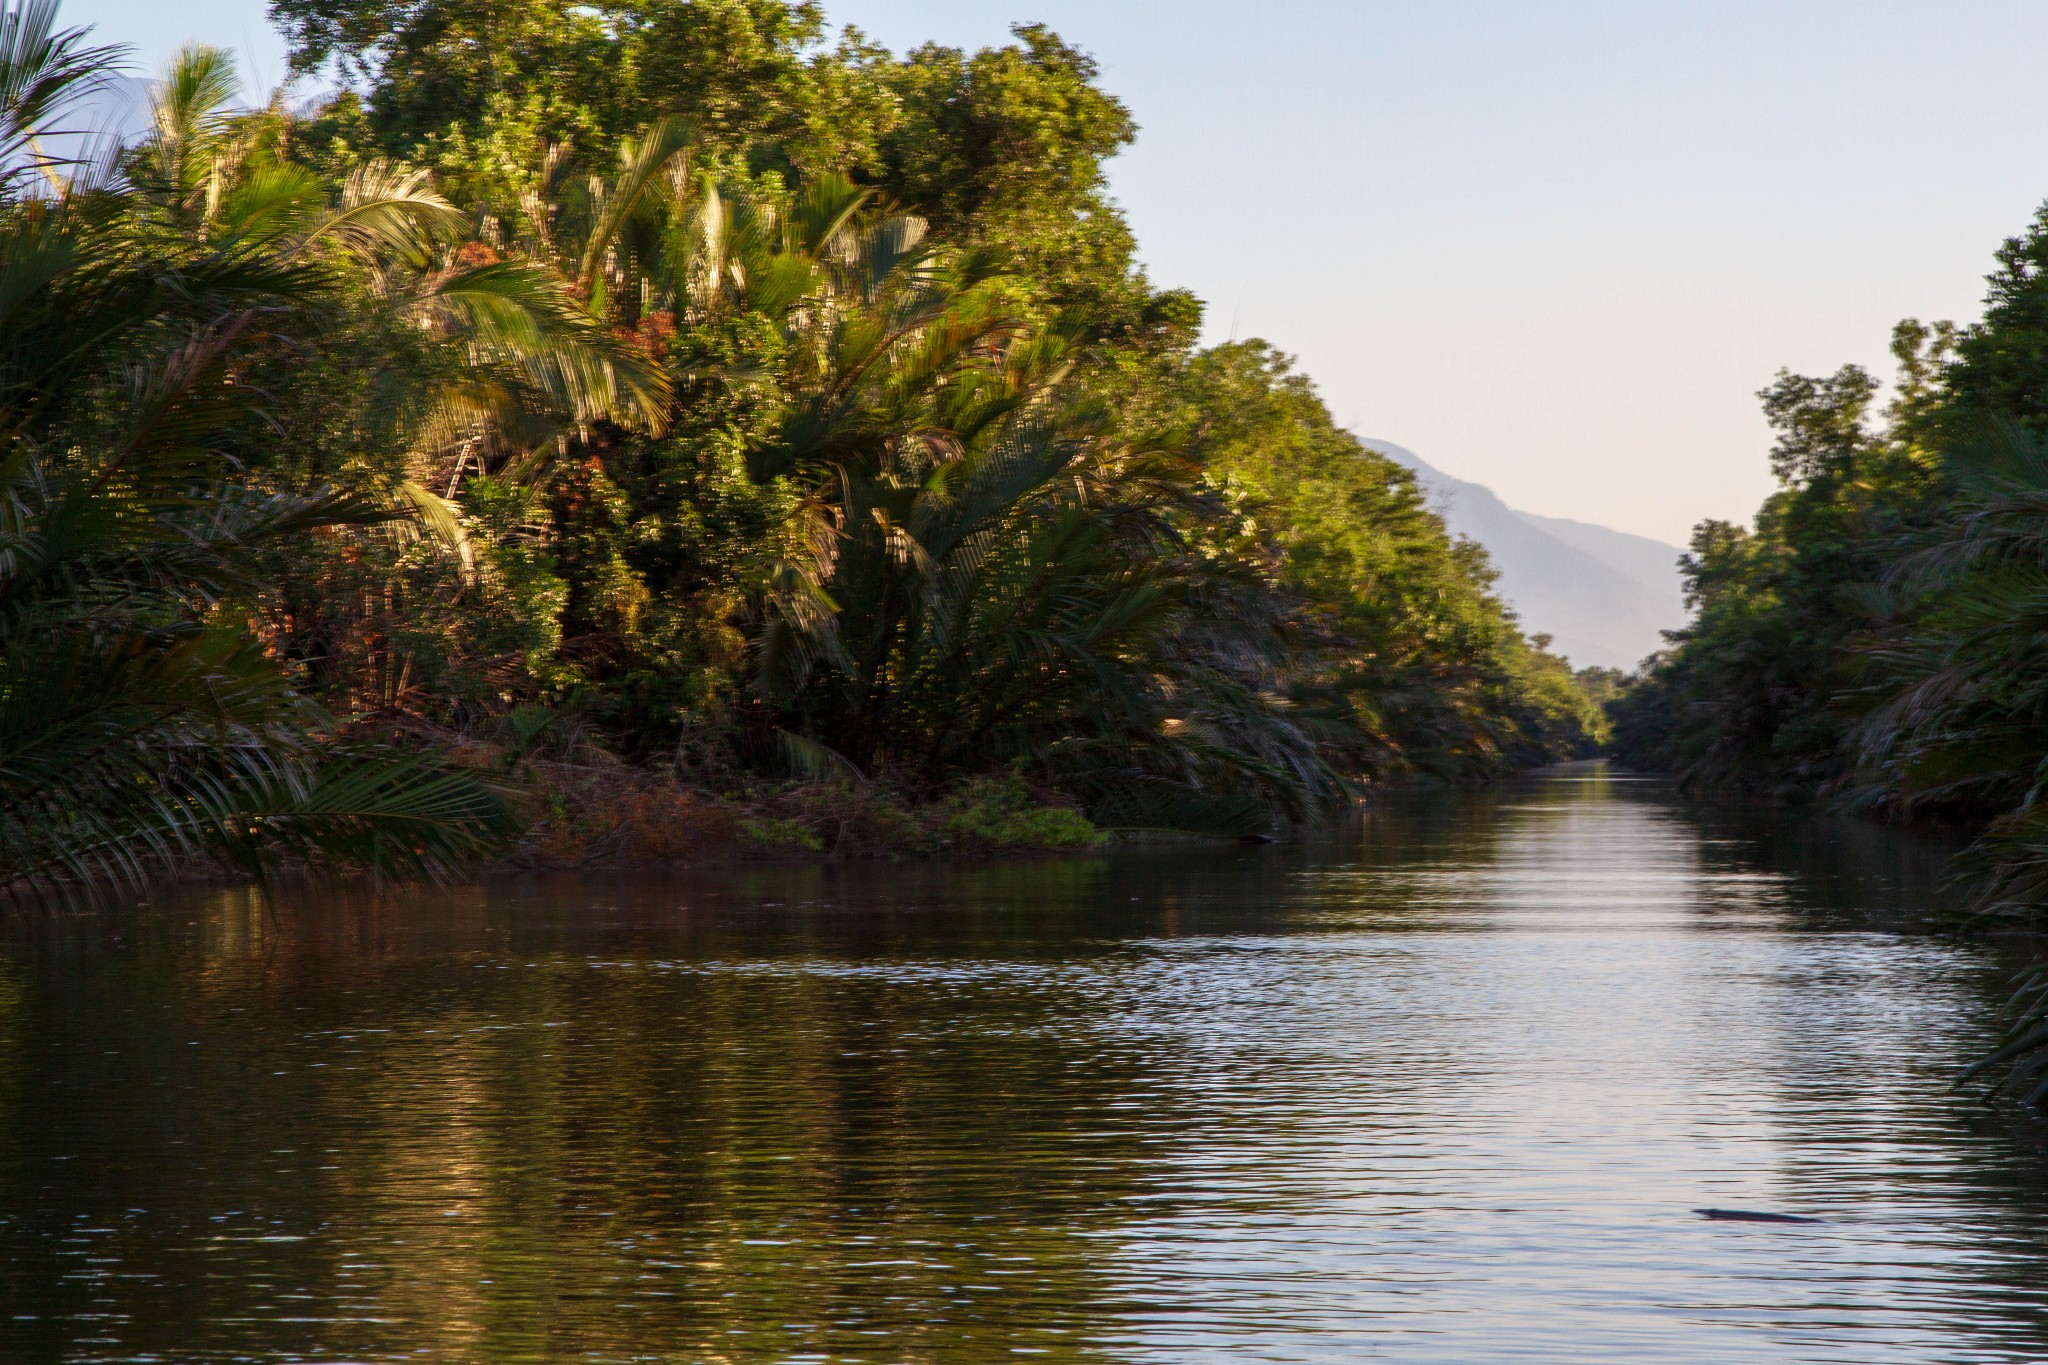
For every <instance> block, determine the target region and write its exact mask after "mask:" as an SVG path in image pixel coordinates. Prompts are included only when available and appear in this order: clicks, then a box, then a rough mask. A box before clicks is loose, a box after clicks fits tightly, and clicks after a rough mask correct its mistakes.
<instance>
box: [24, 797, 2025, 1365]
mask: <svg viewBox="0 0 2048 1365" xmlns="http://www.w3.org/2000/svg"><path fill="white" fill-rule="evenodd" d="M1941 851H1942V850H1940V849H1939V848H1936V847H1934V846H1931V845H1926V844H1923V843H1920V842H1917V841H1914V840H1909V839H1905V838H1902V837H1900V836H1898V835H1896V834H1893V833H1890V832H1887V831H1884V830H1880V829H1876V828H1874V827H1870V826H1864V825H1857V824H1853V823H1849V822H1844V821H1835V820H1824V819H1815V818H1805V817H1798V816H1795V815H1791V814H1788V813H1785V812H1782V811H1771V810H1764V809H1749V810H1745V809H1742V808H1733V807H1720V806H1696V805H1688V804H1686V803H1683V802H1681V801H1679V800H1678V799H1676V798H1675V797H1674V795H1673V794H1672V793H1671V792H1670V791H1669V790H1668V789H1667V788H1665V787H1664V786H1662V785H1661V784H1658V783H1656V782H1651V781H1646V780H1641V779H1631V778H1627V777H1623V776H1620V775H1617V774H1613V773H1610V772H1608V771H1607V770H1605V769H1604V768H1602V767H1600V766H1598V765H1589V766H1582V767H1569V768H1563V769H1556V770H1552V771H1551V772H1548V773H1545V774H1540V775H1538V776H1536V777H1533V778H1531V779H1528V780H1526V781H1522V782H1517V783H1514V784H1510V785H1507V786H1503V787H1499V788H1493V789H1489V790H1486V791H1479V792H1453V793H1435V794H1413V795H1406V796H1400V797H1396V798H1392V799H1389V800H1388V801H1387V802H1385V803H1383V804H1381V805H1380V806H1378V807H1376V808H1375V809H1373V810H1372V811H1370V812H1368V813H1367V814H1365V815H1363V816H1361V817H1360V818H1359V819H1358V820H1357V821H1355V822H1354V823H1353V824H1352V825H1351V826H1350V827H1348V828H1347V829H1346V830H1344V831H1343V832H1342V833H1341V834H1340V835H1334V836H1332V837H1330V838H1327V839H1324V840H1321V841H1318V842H1316V843H1313V844H1310V845H1306V846H1288V845H1281V846H1273V847H1266V848H1252V847H1240V846H1230V847H1224V848H1207V847H1199V848H1189V847H1185V846H1175V847H1163V848H1143V849H1136V850H1132V851H1127V852H1123V853H1118V854H1114V855H1109V856H1102V857H1092V858H1075V859H1062V860H1046V861H1017V862H1007V863H982V864H950V865H946V864H896V865H882V864H870V865H850V866H849V865H819V866H780V867H764V868H755V869H743V870H737V871H727V872H717V873H708V872H676V873H665V874H659V875H652V874H636V875H632V876H625V875H621V876H616V877H593V876H585V877H581V878H573V877H561V878H506V879H500V880H493V881H490V882H487V883H486V884H484V885H482V886H479V887H469V888H461V889H457V890H454V891H448V892H434V893H427V894H422V893H417V892H408V893H403V894H399V893H382V894H380V893H374V892H369V891H355V892H348V891H340V890H333V891H325V892H321V893H318V894H316V893H314V892H312V891H299V892H294V893H290V894H287V895H284V896H282V897H280V902H279V904H277V905H276V906H275V907H274V909H266V908H265V907H264V905H263V904H262V902H261V901H259V900H258V899H257V898H255V897H254V896H253V895H252V894H251V893H248V892H243V891H235V892H211V893H207V894H205V895H202V896H192V897H186V898H183V899H175V898H174V899H171V900H167V901H165V902H162V903H159V904H155V905H146V906H137V907H132V908H127V909H124V910H122V911H120V912H118V913H115V914H113V915H111V916H109V915H59V916H43V917H34V918H25V917H22V916H18V915H17V916H16V917H15V918H14V919H13V920H12V921H11V922H10V923H9V924H8V926H7V928H6V932H5V934H4V936H0V1358H4V1359H6V1360H9V1361H14V1360H20V1361H30V1360H33V1361H100V1360H121V1361H140V1360H162V1361H178V1362H199V1361H209V1362H210V1361H284V1360H304V1359H334V1360H349V1361H379V1362H382V1361H398V1360H407V1361H414V1360H435V1361H494V1362H495V1361H527V1360H532V1361H541V1360H549V1361H554V1360H580V1361H654V1360H660V1361H671V1360H672V1361H721V1362H756V1361H760V1362H769V1361H778V1362H779V1361H859V1362H902V1361H919V1362H925V1361H929V1362H970V1361H971V1362H985V1361H994V1360H1002V1359H1017V1360H1043V1361H1075V1362H1082V1361H1087V1362H1093V1361H1103V1362H1110V1361H1158V1362H1167V1361H1172V1362H1183V1361H1232V1362H1237V1361H1359V1360H1388V1361H1414V1362H1422V1361H1427V1362H1449V1363H1457V1365H1463V1363H1466V1362H1482V1361H1571V1362H1581V1361H1617V1362H1621V1361H1626V1362H1631V1363H1632V1365H1641V1363H1642V1362H1667V1361H1670V1362H1679V1361H1684V1362H1713V1363H1714V1365H1726V1363H1727V1362H1738V1361H1767V1362H1780V1361H1782V1362H1792V1361H1802V1362H1810V1361H1826V1362H1852V1363H1853V1365H1880V1363H1881V1362H1893V1361H1915V1362H1920V1361H1944V1362H1948V1361H1955V1362H1962V1361H2038V1360H2041V1359H2044V1358H2048V1237H2044V1233H2048V1155H2044V1147H2043V1142H2042V1137H2041V1132H2040V1129H2039V1128H2037V1127H2035V1126H2033V1125H2031V1124H2029V1123H2028V1122H2027V1121H2025V1120H2023V1119H2022V1118H2020V1117H2018V1116H2016V1115H2014V1114H2013V1113H2012V1112H2011V1110H2010V1109H2009V1108H1999V1107H1997V1106H1994V1105H1989V1104H1987V1103H1985V1102H1984V1101H1983V1100H1982V1099H1981V1098H1980V1097H1978V1096H1976V1095H1973V1094H1967V1093H1963V1094H1959V1093H1956V1092H1954V1091H1952V1090H1951V1089H1950V1088H1949V1085H1948V1081H1949V1077H1950V1075H1951V1073H1952V1072H1953V1070H1954V1068H1955V1067H1956V1066H1957V1065H1958V1064H1959V1063H1960V1062H1961V1061H1963V1060H1965V1059H1967V1058H1969V1057H1970V1056H1972V1055H1974V1054H1975V1053H1976V1052H1978V1051H1979V1050H1981V1049H1982V1048H1983V1047H1984V1045H1985V1043H1986V1041H1987V1040H1988V1039H1989V1038H1990V1037H1991V1036H1992V1032H1993V1029H1994V1026H1995V1019H1994V1010H1995V1006H1996V1003H1997V1000H1998V991H1997V986H1998V982H1999V980H2000V976H1999V973H2000V969H2001V964H2000V963H1999V962H1998V961H1996V960H1995V959H1994V957H1993V956H1992V953H1991V950H1989V949H1987V948H1985V947H1983V946H1981V945H1972V944H1959V943H1956V942H1954V941H1951V940H1949V939H1946V938H1943V937H1940V936H1933V935H1927V934H1924V933H1913V932H1907V930H1909V929H1910V928H1911V926H1912V924H1913V922H1914V921H1915V920H1916V919H1917V918H1919V917H1920V916H1922V915H1923V914H1924V912H1925V911H1926V910H1927V909H1928V907H1929V906H1930V905H1931V904H1932V903H1933V898H1934V895H1935V890H1934V877H1935V875H1936V873H1937V872H1938V868H1939V860H1940V854H1941ZM2008 965H2009V964H2008ZM1701 1207H1732V1208H1740V1209H1748V1210H1758V1211H1768V1212H1779V1213H1789V1214H1795V1215H1800V1216H1804V1217H1809V1218H1815V1219H1819V1220H1822V1221H1818V1222H1812V1223H1797V1224H1759V1223H1737V1222H1719V1221H1709V1220H1707V1219H1705V1218H1702V1217H1701V1216H1699V1215H1698V1214H1697V1213H1696V1212H1695V1210H1696V1209H1698V1208H1701Z"/></svg>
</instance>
